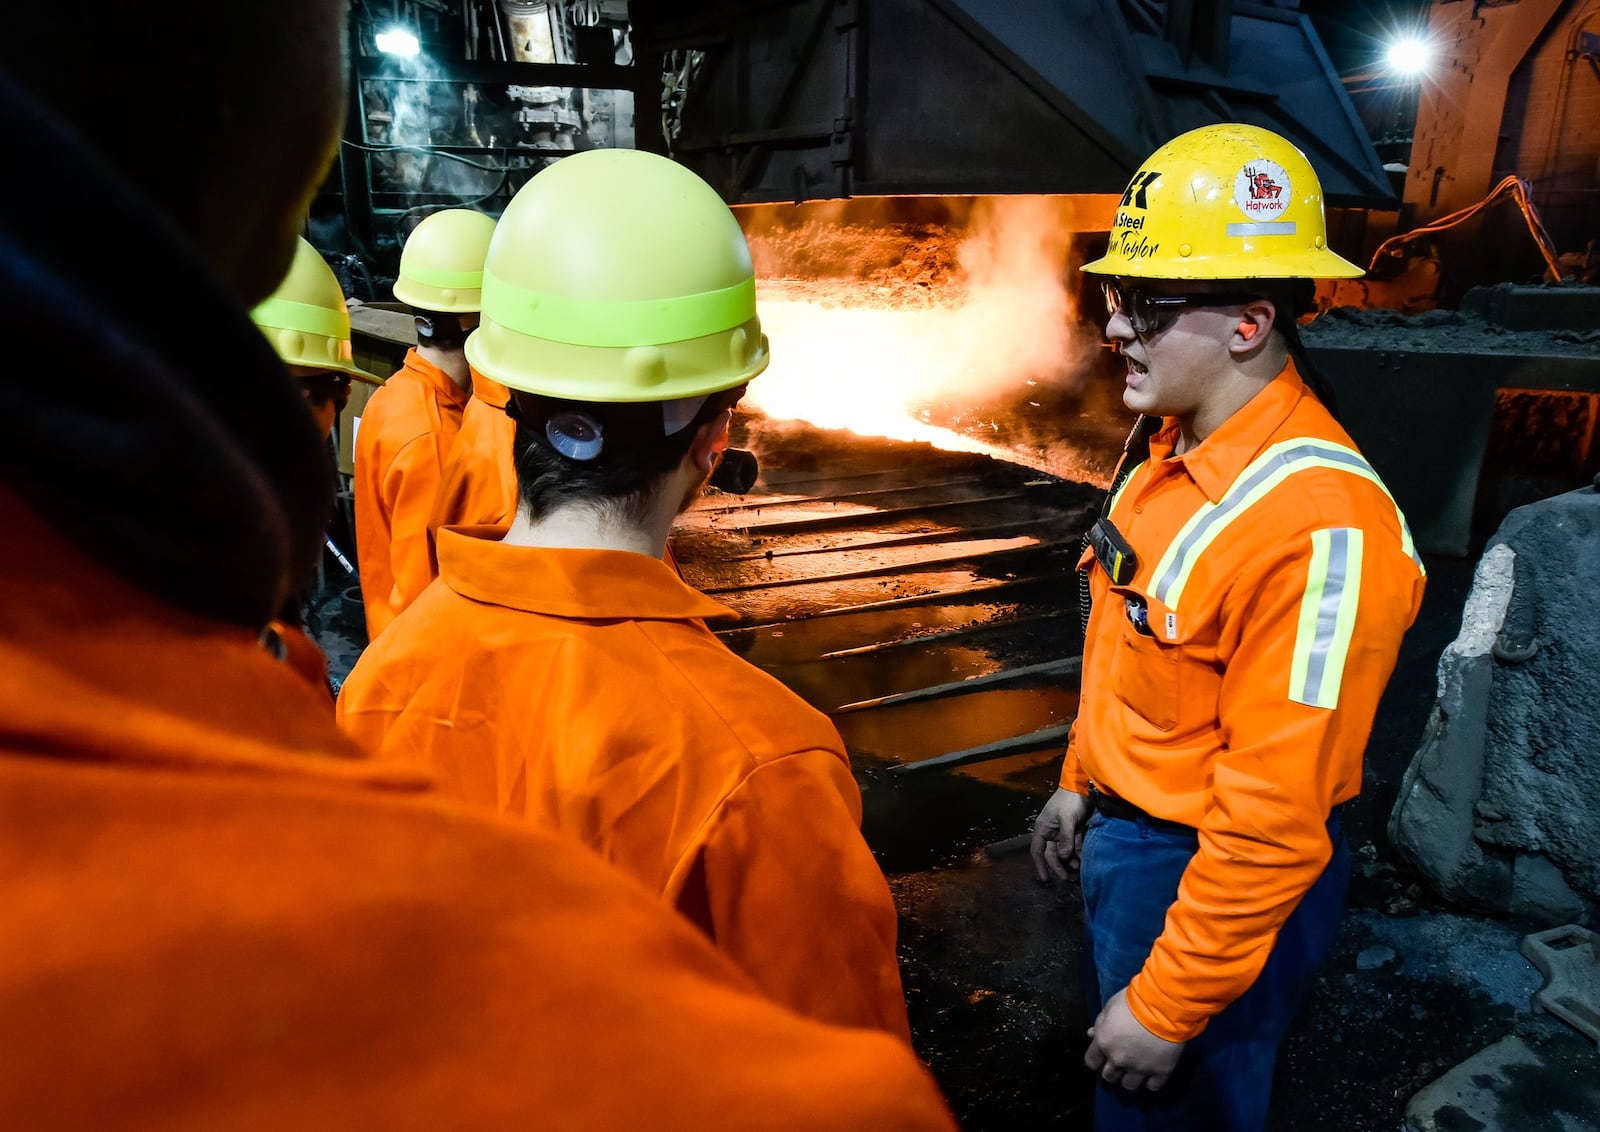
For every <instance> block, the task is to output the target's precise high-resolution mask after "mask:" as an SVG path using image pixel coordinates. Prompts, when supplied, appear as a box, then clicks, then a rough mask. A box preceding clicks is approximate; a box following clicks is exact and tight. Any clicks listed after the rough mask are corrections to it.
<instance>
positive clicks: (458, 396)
mask: <svg viewBox="0 0 1600 1132" xmlns="http://www.w3.org/2000/svg"><path fill="white" fill-rule="evenodd" d="M404 368H405V370H406V371H407V372H408V373H411V374H413V375H415V376H416V378H417V380H419V381H421V382H422V384H423V385H425V386H426V387H427V388H429V389H431V390H433V391H434V392H435V393H437V394H439V395H440V396H441V397H443V398H444V399H445V400H446V401H448V402H450V403H451V404H453V405H465V404H466V403H467V399H468V398H469V397H471V396H472V391H471V390H469V389H463V388H461V386H459V385H457V384H456V383H455V382H454V381H452V380H450V375H449V374H447V373H445V372H444V370H442V369H440V368H439V367H438V366H436V365H434V364H433V363H432V362H430V361H429V360H428V359H427V358H424V357H423V356H422V355H421V354H420V353H418V352H417V348H416V347H415V346H413V347H411V349H409V350H407V351H406V364H405V366H404Z"/></svg>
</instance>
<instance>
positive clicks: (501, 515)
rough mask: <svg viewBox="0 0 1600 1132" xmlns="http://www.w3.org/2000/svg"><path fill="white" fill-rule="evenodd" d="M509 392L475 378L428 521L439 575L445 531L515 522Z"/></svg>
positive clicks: (513, 430) (481, 377)
mask: <svg viewBox="0 0 1600 1132" xmlns="http://www.w3.org/2000/svg"><path fill="white" fill-rule="evenodd" d="M510 403H511V390H509V389H507V388H506V387H505V386H504V385H501V384H500V383H499V382H498V381H494V380H491V379H490V378H487V377H485V376H484V375H483V374H481V373H475V374H473V375H472V400H471V401H469V402H468V403H467V408H466V411H465V412H463V413H462V414H461V431H460V432H459V433H457V434H456V442H455V445H454V447H452V448H451V450H450V458H449V459H448V460H446V461H445V464H444V469H443V471H441V472H440V475H439V489H438V493H437V494H436V495H435V496H434V501H433V510H432V511H431V512H430V514H429V516H428V541H429V544H430V546H431V547H432V551H433V556H434V564H433V565H434V574H435V575H437V574H438V570H439V564H438V553H439V532H440V531H441V530H443V529H444V528H445V527H502V526H509V525H510V523H511V521H512V520H513V519H515V518H516V517H517V470H516V468H515V467H514V466H513V465H512V463H511V450H512V448H513V447H514V446H515V436H516V423H515V422H514V421H512V419H511V418H510V417H508V416H506V406H507V405H509V404H510Z"/></svg>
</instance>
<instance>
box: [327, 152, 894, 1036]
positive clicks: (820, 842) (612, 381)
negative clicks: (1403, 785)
mask: <svg viewBox="0 0 1600 1132" xmlns="http://www.w3.org/2000/svg"><path fill="white" fill-rule="evenodd" d="M467 357H468V358H469V359H471V362H472V366H473V369H474V370H475V371H476V372H478V373H481V374H484V375H485V376H487V377H488V378H490V379H491V380H493V381H498V382H500V383H501V384H503V385H505V386H507V387H508V388H509V389H511V390H512V397H513V400H512V403H511V406H510V408H511V411H512V412H513V413H514V414H515V417H516V433H515V445H516V455H515V460H516V470H517V477H518V482H519V484H520V490H521V508H520V510H519V512H518V514H517V518H516V521H515V522H514V523H512V524H511V525H510V527H509V528H507V527H494V528H446V529H445V530H443V531H441V532H440V535H439V579H438V581H437V582H435V583H434V584H433V585H432V586H431V587H429V589H428V590H427V591H426V592H425V593H424V594H423V595H422V596H421V597H420V598H418V599H417V601H416V602H415V603H414V604H413V605H412V606H411V608H409V609H407V610H406V611H405V612H404V613H403V614H401V615H400V616H399V617H398V618H396V619H395V622H394V624H393V625H391V626H390V627H389V629H388V630H387V631H386V632H385V633H384V635H383V636H382V637H380V638H379V639H378V641H377V642H376V643H375V644H374V645H373V646H372V647H371V648H369V649H368V650H367V652H366V653H365V654H364V655H363V656H362V658H361V660H360V661H359V662H358V663H357V664H356V667H355V669H354V671H353V672H351V674H350V678H349V680H348V681H347V682H346V683H345V686H344V690H343V692H342V694H341V696H340V699H339V721H340V724H341V725H342V726H343V727H344V728H345V730H346V732H348V733H349V734H350V735H352V736H353V737H355V738H356V739H357V740H358V741H359V742H360V743H361V744H362V745H363V746H365V747H366V748H367V749H368V750H372V751H379V752H381V754H382V757H383V758H385V759H387V760H390V761H396V762H402V763H407V764H418V765H421V766H424V767H427V768H429V769H431V770H433V771H434V772H435V773H437V774H438V775H439V777H440V781H441V784H442V786H443V788H444V789H445V790H446V791H447V792H448V793H450V794H451V795H453V796H455V797H458V798H462V799H464V800H466V801H468V802H472V803H475V804H477V805H480V806H483V807H485V808H487V809H490V810H494V811H496V812H500V813H505V814H509V815H512V816H515V817H517V818H520V819H522V820H524V821H526V822H528V823H530V824H532V825H535V826H539V827H542V828H548V829H557V830H562V831H564V832H566V833H568V834H569V835H571V836H573V837H575V838H577V839H579V840H581V841H583V842H584V843H585V844H587V845H590V846H592V847H593V848H594V849H596V850H598V851H599V852H600V853H601V854H602V855H603V856H604V857H605V858H606V859H607V860H610V861H612V862H613V863H615V864H616V865H617V866H618V867H619V868H621V869H622V870H623V871H625V872H627V873H628V874H630V875H631V876H633V877H635V878H636V879H638V880H639V881H641V882H642V883H644V884H645V885H647V886H648V887H650V888H651V889H652V890H654V891H657V892H660V893H661V894H662V896H663V897H664V898H665V900H666V901H667V902H668V903H670V904H671V905H672V906H673V907H675V908H677V909H678V910H679V911H680V912H682V913H683V914H684V915H685V916H686V917H687V918H688V919H689V920H690V921H691V922H693V923H694V924H695V925H697V926H698V927H699V928H700V929H701V930H702V931H703V932H704V933H705V934H706V935H707V936H708V937H709V938H710V939H712V940H714V941H715V942H716V944H717V946H718V948H720V949H721V950H722V951H723V952H724V953H726V954H727V955H729V956H730V957H732V958H733V960H734V961H735V962H736V963H737V964H738V965H739V966H740V967H741V968H743V969H744V971H745V972H746V973H747V974H748V975H749V976H750V977H751V978H752V979H753V980H754V981H755V983H756V985H757V986H758V987H760V988H761V989H762V990H763V991H764V992H765V993H766V994H768V995H769V996H771V997H772V998H773V999H775V1000H777V1001H779V1002H782V1003H784V1004H786V1005H788V1006H791V1007H793V1008H795V1009H797V1010H799V1011H801V1012H802V1013H805V1014H809V1015H811V1016H813V1017H816V1018H821V1019H824V1020H826V1021H830V1022H839V1023H845V1024H849V1025H855V1026H873V1027H878V1028H880V1029H884V1030H888V1031H889V1032H891V1033H894V1034H896V1035H899V1036H901V1037H909V1032H908V1026H907V1021H906V1008H905V1002H904V997H903V994H902V991H901V988H900V974H899V968H898V964H897V961H896V954H895V934H896V917H895V909H894V903H893V901H892V899H891V897H890V895H889V889H888V885H887V883H886V882H885V881H884V878H883V875H882V873H881V872H880V871H879V869H878V866H877V864H876V862H875V861H874V860H873V857H872V853H871V851H870V850H869V849H868V848H867V845H866V843H865V841H863V840H862V837H861V832H860V828H859V827H860V821H861V797H860V791H859V790H858V788H857V786H856V783H855V780H854V779H853V778H852V777H851V773H850V764H849V759H848V757H847V756H846V754H845V751H844V746H843V743H842V742H841V740H840V738H839V735H838V733H837V732H836V731H835V730H834V728H833V726H832V724H830V723H829V722H828V720H827V719H826V718H825V717H824V716H823V715H821V714H820V713H819V712H817V711H815V710H813V709H812V708H810V707H809V706H807V705H806V704H805V703H804V702H802V701H801V700H800V699H799V698H798V697H797V696H795V695H794V694H793V693H792V692H790V691H788V690H787V689H786V688H784V687H783V685H781V684H779V683H778V682H777V681H776V680H774V679H772V678H771V677H770V676H767V675H766V674H765V673H763V672H761V671H760V670H759V669H757V668H755V667H754V666H752V665H750V664H748V663H746V662H745V661H743V660H741V659H739V658H738V657H736V656H734V655H733V654H732V653H731V652H729V651H728V649H727V648H726V647H725V646H724V645H723V644H722V643H721V642H720V641H718V640H717V638H716V637H715V636H714V635H713V634H712V633H711V631H710V630H709V629H707V628H706V625H705V621H706V620H707V619H708V618H716V617H723V616H727V615H728V614H729V611H728V610H727V609H725V608H724V607H723V606H721V605H719V604H717V603H716V602H714V601H712V600H710V599H709V598H707V597H705V596H704V595H702V594H700V593H698V592H696V591H695V590H693V589H691V588H689V587H688V586H686V585H684V584H683V582H681V581H680V580H679V579H678V577H677V576H676V575H675V574H674V573H673V572H672V569H671V568H670V567H669V566H668V565H667V564H665V563H664V562H662V561H661V557H662V554H663V552H664V550H665V546H666V538H667V531H668V529H669V528H670V527H671V524H672V521H673V519H674V518H675V517H676V516H677V515H678V514H679V512H681V511H682V510H683V509H684V508H685V507H686V506H688V504H689V502H690V501H691V500H693V499H694V498H695V496H696V495H697V494H698V493H699V491H700V490H701V488H702V486H703V485H704V483H705V481H706V479H707V477H708V476H709V475H710V473H711V471H712V469H713V468H714V466H715V465H716V463H717V460H718V455H719V453H720V452H721V451H722V449H723V448H724V447H725V446H726V444H727V435H728V422H729V417H730V415H731V409H732V407H733V405H734V404H735V402H736V401H737V400H738V399H739V397H740V396H741V394H742V393H743V390H744V386H745V384H746V383H747V382H748V381H750V379H752V378H754V377H755V376H756V375H757V374H759V373H760V372H761V371H762V370H763V369H765V368H766V365H767V361H768V352H767V341H766V337H765V335H763V334H762V333H761V325H760V322H759V320H758V319H757V317H756V306H755V279H754V274H753V272H752V270H751V264H750V253H749V250H748V248H747V247H746V246H745V241H744V236H743V234H742V233H741V232H740V231H739V226H738V223H737V222H736V221H735V220H734V218H733V214H732V213H731V212H729V210H728V208H727V206H726V205H724V204H723V203H722V201H721V200H720V199H719V198H718V197H717V195H716V194H715V193H714V192H713V191H712V190H711V188H710V187H709V186H708V185H706V184H705V183H704V182H703V181H701V180H700V179H699V178H698V177H696V176H695V175H694V174H692V173H690V172H689V171H688V170H687V169H685V168H683V167H682V166H680V165H678V164H676V163H675V162H672V161H669V160H667V159H666V158H663V157H657V156H655V155H654V154H648V153H641V152H637V151H621V150H597V151H594V152H590V153H580V154H577V155H576V156H573V157H567V158H563V159H562V160H561V161H559V162H557V163H556V164H554V165H552V166H550V167H549V168H547V169H545V170H543V171H542V172H540V173H539V174H537V175H536V176H535V177H534V178H533V179H532V180H531V181H529V182H528V184H527V185H526V186H525V187H524V188H523V189H522V191H521V192H519V193H518V194H517V196H516V198H515V199H514V200H513V201H512V202H511V203H510V205H508V206H507V208H506V211H505V214H504V215H503V216H502V217H501V219H500V223H499V226H498V227H497V228H496V230H495V235H494V240H493V242H492V243H491V245H490V248H489V259H488V263H487V264H486V266H485V269H484V291H483V313H482V324H481V325H480V327H479V328H478V330H477V331H475V332H474V333H473V335H472V336H471V337H470V338H469V339H468V340H467Z"/></svg>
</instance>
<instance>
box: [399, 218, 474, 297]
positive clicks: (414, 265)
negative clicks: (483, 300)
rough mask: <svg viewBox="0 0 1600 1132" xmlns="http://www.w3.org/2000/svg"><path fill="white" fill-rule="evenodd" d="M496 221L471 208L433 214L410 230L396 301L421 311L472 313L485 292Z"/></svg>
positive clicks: (401, 258)
mask: <svg viewBox="0 0 1600 1132" xmlns="http://www.w3.org/2000/svg"><path fill="white" fill-rule="evenodd" d="M493 235H494V221H493V220H492V219H490V218H489V217H487V216H485V215H484V214H483V213H481V212H474V211H472V209H470V208H447V209H445V210H444V211H443V212H435V213H434V214H433V215H431V216H429V217H428V218H427V219H425V220H423V222H422V223H421V224H418V225H417V226H416V227H415V228H413V229H412V230H411V235H410V236H409V237H407V238H406V246H405V249H404V250H403V251H402V252H401V253H400V278H398V279H396V280H395V281H394V297H395V298H397V299H399V300H400V301H401V302H402V303H406V304H408V305H409V306H413V307H418V308H420V309H422V310H429V311H444V312H446V313H448V314H469V313H471V312H473V311H475V310H477V309H478V304H479V302H480V296H481V294H482V291H483V261H484V257H485V256H487V255H488V254H489V237H490V236H493Z"/></svg>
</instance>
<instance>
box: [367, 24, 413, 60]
mask: <svg viewBox="0 0 1600 1132" xmlns="http://www.w3.org/2000/svg"><path fill="white" fill-rule="evenodd" d="M376 38H377V42H378V50H379V51H382V52H383V53H384V54H385V55H398V56H400V57H401V58H402V59H410V58H411V57H412V56H414V55H415V54H416V53H417V52H419V51H421V50H422V45H421V44H420V43H418V42H417V37H416V36H415V35H412V34H411V33H410V32H409V31H407V30H406V29H405V28H390V29H389V30H388V31H380V32H379V33H378V34H377V37H376Z"/></svg>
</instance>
